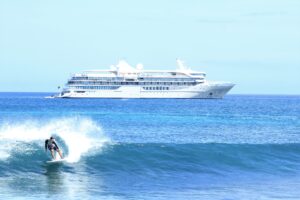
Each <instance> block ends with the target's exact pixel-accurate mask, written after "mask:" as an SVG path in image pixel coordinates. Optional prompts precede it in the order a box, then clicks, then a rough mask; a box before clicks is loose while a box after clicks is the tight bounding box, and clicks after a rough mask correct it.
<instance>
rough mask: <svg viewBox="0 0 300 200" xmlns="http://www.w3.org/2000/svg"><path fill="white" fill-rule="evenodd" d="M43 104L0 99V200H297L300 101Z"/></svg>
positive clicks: (35, 98)
mask: <svg viewBox="0 0 300 200" xmlns="http://www.w3.org/2000/svg"><path fill="white" fill-rule="evenodd" d="M49 95H51V94H45V93H0V199H33V200H40V199H54V198H57V199H212V200H216V199H299V198H300V190H299V188H300V96H250V95H241V96H240V95H227V96H226V97H225V98H224V99H220V100H203V99H202V100H201V99H193V100H192V99H190V100H184V99H149V100H148V99H47V98H44V97H45V96H49ZM51 135H53V136H54V137H55V138H56V140H57V142H58V144H59V146H60V147H61V149H63V151H64V154H65V156H66V159H67V162H65V163H63V164H47V163H46V161H47V160H49V159H50V155H49V152H47V153H46V152H45V150H44V140H45V139H47V138H49V137H50V136H51Z"/></svg>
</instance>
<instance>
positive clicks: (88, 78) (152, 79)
mask: <svg viewBox="0 0 300 200" xmlns="http://www.w3.org/2000/svg"><path fill="white" fill-rule="evenodd" d="M166 79H167V80H168V81H188V80H192V81H194V80H196V79H198V80H202V79H204V78H190V77H186V78H138V80H139V81H166ZM80 80H91V81H124V80H125V81H135V80H136V79H125V78H122V77H114V78H112V77H72V78H71V81H80Z"/></svg>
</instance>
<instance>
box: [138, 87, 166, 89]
mask: <svg viewBox="0 0 300 200" xmlns="http://www.w3.org/2000/svg"><path fill="white" fill-rule="evenodd" d="M143 89H144V90H169V87H143Z"/></svg>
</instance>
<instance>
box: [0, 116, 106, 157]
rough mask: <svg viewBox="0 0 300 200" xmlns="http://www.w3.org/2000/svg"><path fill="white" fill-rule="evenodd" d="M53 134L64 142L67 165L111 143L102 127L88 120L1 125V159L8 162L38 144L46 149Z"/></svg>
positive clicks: (73, 118)
mask: <svg viewBox="0 0 300 200" xmlns="http://www.w3.org/2000/svg"><path fill="white" fill-rule="evenodd" d="M52 135H54V136H55V137H57V138H59V140H62V141H63V142H64V143H65V145H66V147H67V149H66V150H67V152H68V155H66V160H67V161H68V162H78V161H79V160H80V158H81V157H82V156H83V155H88V154H89V153H95V152H97V151H99V150H101V147H102V146H103V145H104V144H105V143H107V142H109V141H110V140H109V138H108V137H106V136H105V135H104V134H103V131H102V129H101V127H100V126H99V125H98V124H97V123H95V122H94V121H93V120H91V119H89V118H82V117H69V118H58V119H52V120H50V121H48V122H44V121H40V120H27V121H24V122H21V123H18V124H13V123H5V124H1V125H0V159H1V160H6V159H8V158H9V157H10V156H11V155H12V151H17V152H21V151H22V152H23V153H24V154H26V153H30V152H32V149H30V145H26V147H24V146H25V145H22V143H23V144H24V143H25V144H27V143H28V144H33V143H34V144H38V146H39V147H40V148H41V150H43V148H44V141H45V139H47V138H49V137H50V136H52Z"/></svg>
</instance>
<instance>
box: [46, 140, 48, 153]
mask: <svg viewBox="0 0 300 200" xmlns="http://www.w3.org/2000/svg"><path fill="white" fill-rule="evenodd" d="M47 147H48V140H45V151H47Z"/></svg>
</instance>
